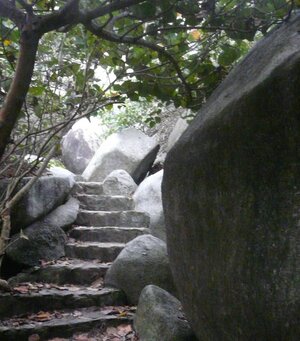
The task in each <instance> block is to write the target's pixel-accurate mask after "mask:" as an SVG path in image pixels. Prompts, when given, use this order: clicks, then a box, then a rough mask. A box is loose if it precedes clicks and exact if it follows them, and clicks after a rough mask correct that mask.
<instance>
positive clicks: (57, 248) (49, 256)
mask: <svg viewBox="0 0 300 341" xmlns="http://www.w3.org/2000/svg"><path fill="white" fill-rule="evenodd" d="M24 234H25V235H26V237H27V238H28V239H27V238H26V239H25V238H19V235H17V236H15V237H14V238H13V239H12V242H11V244H10V245H9V246H8V248H7V250H6V256H7V257H8V258H9V259H11V260H12V261H13V262H15V263H17V264H20V265H22V266H36V265H39V264H40V263H39V261H40V260H55V259H58V258H60V257H63V256H64V255H65V243H66V241H67V237H66V234H65V233H64V231H63V230H62V229H61V228H60V227H57V226H49V225H47V224H45V223H43V222H36V223H34V224H32V225H30V226H29V227H27V228H26V229H25V230H24Z"/></svg>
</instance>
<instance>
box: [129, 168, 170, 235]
mask: <svg viewBox="0 0 300 341" xmlns="http://www.w3.org/2000/svg"><path fill="white" fill-rule="evenodd" d="M163 172H164V171H163V170H161V171H159V172H157V173H155V174H153V175H151V176H149V177H147V178H146V179H145V180H144V181H143V182H142V183H141V184H140V185H139V187H138V189H137V190H136V192H135V193H134V195H133V200H134V202H135V209H136V210H137V211H143V212H147V213H148V214H149V216H150V231H151V234H153V236H155V237H157V238H160V239H163V240H165V239H166V231H165V220H164V212H163V206H162V198H161V182H162V178H163Z"/></svg>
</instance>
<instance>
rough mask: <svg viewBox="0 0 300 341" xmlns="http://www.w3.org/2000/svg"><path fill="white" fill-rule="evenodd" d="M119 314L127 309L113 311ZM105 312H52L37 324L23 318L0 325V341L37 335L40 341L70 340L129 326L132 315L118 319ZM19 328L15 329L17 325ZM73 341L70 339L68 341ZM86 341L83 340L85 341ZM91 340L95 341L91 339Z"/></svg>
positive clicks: (94, 309)
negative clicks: (81, 334)
mask: <svg viewBox="0 0 300 341" xmlns="http://www.w3.org/2000/svg"><path fill="white" fill-rule="evenodd" d="M116 308H117V309H118V310H119V311H123V310H125V311H126V309H128V307H124V309H123V307H122V306H119V307H116ZM107 311H108V308H105V307H104V308H100V307H91V308H79V309H76V311H68V310H67V311H66V310H61V311H55V312H53V313H51V319H50V320H48V321H44V322H40V321H35V320H28V319H26V318H20V319H13V320H3V321H0V340H1V341H28V340H29V339H28V338H29V336H30V335H33V334H38V335H39V337H40V340H49V339H52V338H53V339H54V338H55V339H56V338H57V340H58V338H59V339H61V338H70V337H72V336H73V335H74V334H75V333H79V332H80V333H85V332H90V331H91V330H92V329H93V328H97V329H100V328H101V329H102V330H105V329H106V328H108V327H117V326H118V325H121V324H123V323H126V324H128V323H132V314H128V315H127V316H125V317H121V316H120V315H118V314H114V315H112V314H107ZM17 321H19V322H20V325H17V326H16V324H18V322H17ZM72 339H73V338H72ZM86 340H87V339H86ZM93 340H95V339H94V338H93Z"/></svg>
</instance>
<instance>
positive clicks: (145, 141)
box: [82, 128, 159, 183]
mask: <svg viewBox="0 0 300 341" xmlns="http://www.w3.org/2000/svg"><path fill="white" fill-rule="evenodd" d="M158 149H159V146H158V145H157V142H156V140H155V139H154V138H151V137H149V136H147V135H145V134H144V133H143V132H141V131H139V130H137V129H135V128H128V129H124V130H122V131H120V132H118V133H115V134H112V135H111V136H109V137H108V138H107V139H106V140H105V141H104V142H103V143H102V145H101V147H100V148H99V149H98V150H97V152H96V154H95V155H94V157H93V158H92V160H91V161H90V163H89V164H88V166H87V168H86V169H85V171H84V172H83V174H82V176H83V178H84V179H85V180H86V181H103V180H104V179H105V178H106V176H107V175H109V174H110V173H111V172H112V171H113V170H116V169H124V170H125V171H127V172H128V173H129V174H130V175H131V176H132V178H133V179H134V181H135V182H136V183H140V182H141V181H142V180H143V179H144V177H145V176H146V174H147V172H148V170H149V169H150V167H151V165H152V163H153V161H154V160H155V157H156V154H157V152H158Z"/></svg>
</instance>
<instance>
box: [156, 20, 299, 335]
mask: <svg viewBox="0 0 300 341" xmlns="http://www.w3.org/2000/svg"><path fill="white" fill-rule="evenodd" d="M299 31H300V16H299V15H298V16H296V17H294V18H293V19H292V20H291V21H290V22H289V23H285V24H283V25H282V27H281V28H279V29H276V30H274V31H273V32H272V33H271V34H269V35H268V36H267V37H266V38H265V39H264V40H262V41H261V42H259V43H258V44H257V45H256V46H255V47H254V48H253V49H252V51H250V53H249V54H248V55H247V56H246V58H245V59H244V60H243V61H242V62H241V63H240V64H239V65H238V66H237V67H235V69H234V70H233V71H232V72H231V73H230V74H229V76H228V77H227V79H226V80H225V81H224V82H223V84H221V86H220V87H219V88H218V89H217V90H216V91H215V92H214V93H213V95H212V96H211V98H210V99H209V100H208V102H207V103H206V105H205V106H204V107H203V109H202V110H201V111H200V113H199V114H198V116H197V117H196V118H195V120H194V121H193V122H192V124H191V125H190V126H189V128H188V129H187V130H186V131H185V132H184V133H183V135H182V137H181V138H180V139H179V141H178V142H177V144H176V145H175V146H174V148H173V149H172V150H171V151H170V152H169V154H168V156H167V160H166V163H165V174H164V180H163V202H164V209H165V218H166V225H167V244H168V252H169V256H170V262H171V267H172V272H173V274H174V280H175V283H176V284H177V286H178V290H179V297H180V300H181V302H182V304H183V307H184V310H185V312H186V314H187V317H188V319H189V321H190V322H191V324H192V328H193V329H194V331H195V332H196V334H197V337H198V338H199V339H200V340H224V341H227V340H273V341H279V340H293V341H294V340H299V336H300V333H299V332H300V330H299V311H300V286H299V278H300V267H299V262H300V252H299V247H300V229H299V203H300V176H299V174H300V163H299V160H300V148H299V146H300V134H299V131H300V96H299V89H300V34H299Z"/></svg>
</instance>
